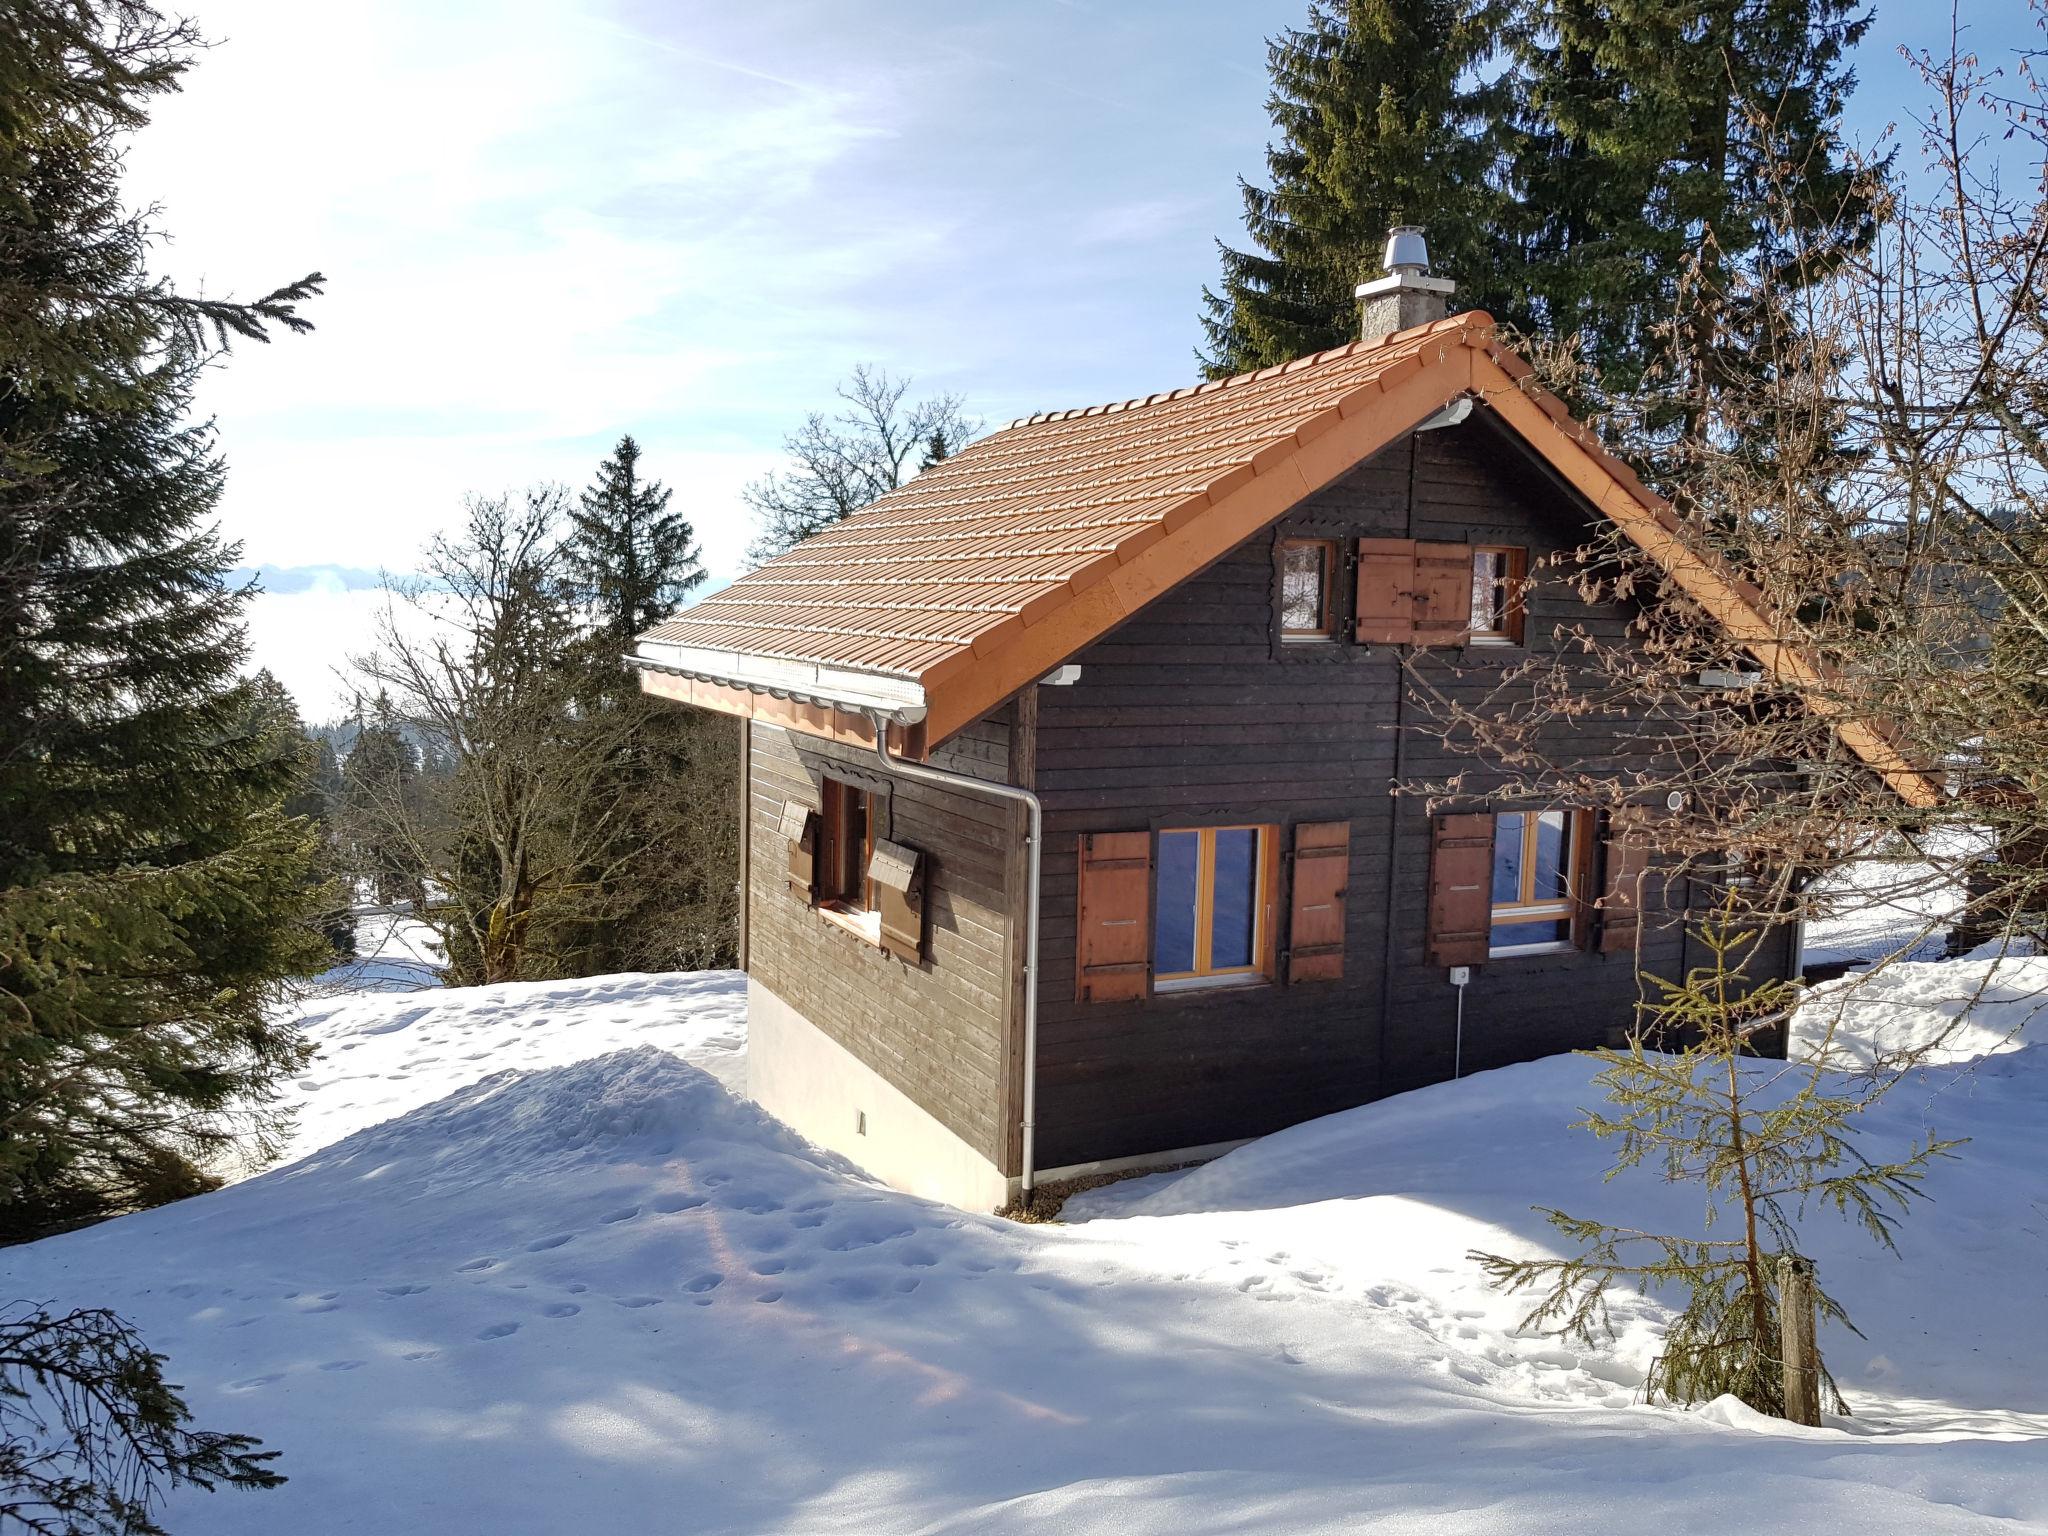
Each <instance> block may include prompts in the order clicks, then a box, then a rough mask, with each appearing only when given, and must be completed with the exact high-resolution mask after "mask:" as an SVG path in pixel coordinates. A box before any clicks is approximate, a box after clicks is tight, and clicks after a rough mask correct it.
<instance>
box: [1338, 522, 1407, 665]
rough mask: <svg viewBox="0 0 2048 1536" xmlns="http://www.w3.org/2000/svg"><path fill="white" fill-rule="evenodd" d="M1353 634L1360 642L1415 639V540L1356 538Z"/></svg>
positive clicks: (1399, 642)
mask: <svg viewBox="0 0 2048 1536" xmlns="http://www.w3.org/2000/svg"><path fill="white" fill-rule="evenodd" d="M1357 588H1358V590H1357V601H1356V604H1355V607H1354V609H1353V612H1352V625H1351V632H1352V637H1353V638H1354V639H1356V640H1357V641H1358V643H1359V644H1361V645H1409V644H1412V643H1413V642H1414V639H1415V541H1414V540H1413V539H1360V540H1359V541H1358V582H1357Z"/></svg>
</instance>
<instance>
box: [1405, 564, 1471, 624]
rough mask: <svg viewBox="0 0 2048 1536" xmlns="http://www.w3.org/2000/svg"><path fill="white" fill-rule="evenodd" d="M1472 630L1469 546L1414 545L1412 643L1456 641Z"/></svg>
mask: <svg viewBox="0 0 2048 1536" xmlns="http://www.w3.org/2000/svg"><path fill="white" fill-rule="evenodd" d="M1471 633H1472V546H1471V545H1469V544H1437V543H1429V542H1427V541H1422V540H1418V541H1417V542H1416V545H1415V644H1417V645H1459V644H1462V643H1463V642H1464V640H1465V637H1466V636H1467V635H1469V634H1471Z"/></svg>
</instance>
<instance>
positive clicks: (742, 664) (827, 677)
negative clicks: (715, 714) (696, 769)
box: [621, 642, 925, 725]
mask: <svg viewBox="0 0 2048 1536" xmlns="http://www.w3.org/2000/svg"><path fill="white" fill-rule="evenodd" d="M643 644H645V645H646V646H647V648H646V649H645V650H642V651H636V652H634V653H633V654H631V655H629V656H625V657H622V658H621V659H622V660H623V661H624V662H625V663H626V665H628V666H630V667H638V668H640V669H642V670H643V671H648V672H666V673H668V674H669V675H670V676H671V677H687V678H692V679H694V680H695V681H697V682H701V683H717V684H719V685H721V686H723V687H727V688H741V689H745V690H746V691H747V692H749V693H765V694H768V695H770V696H771V697H773V698H778V699H792V700H794V701H796V702H797V703H799V704H818V705H824V706H827V707H830V708H835V709H843V710H846V711H848V712H849V713H851V714H856V715H873V714H875V713H877V712H879V713H881V714H882V715H884V716H885V717H887V719H888V720H889V722H890V723H891V724H893V725H916V724H917V723H918V722H919V721H920V720H922V719H924V716H925V697H924V686H923V684H921V683H919V682H917V681H916V680H915V679H913V678H908V677H895V676H891V675H890V674H889V673H886V672H863V671H860V670H859V669H857V668H854V667H833V666H826V665H824V664H822V663H819V662H813V661H788V660H785V659H783V658H781V657H777V656H750V655H748V654H746V653H745V652H743V651H721V650H707V649H705V648H703V647H701V646H691V645H661V644H659V643H658V642H656V643H648V642H643Z"/></svg>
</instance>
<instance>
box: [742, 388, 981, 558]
mask: <svg viewBox="0 0 2048 1536" xmlns="http://www.w3.org/2000/svg"><path fill="white" fill-rule="evenodd" d="M910 383H911V381H910V380H909V379H908V378H893V377H891V376H890V374H889V371H888V370H887V369H886V368H873V367H869V366H868V365H867V364H865V363H863V364H861V365H860V366H858V367H856V368H855V369H854V370H853V377H852V378H850V379H848V380H847V381H846V382H845V383H843V384H841V385H840V386H839V391H838V393H839V398H840V400H841V401H842V402H844V406H845V408H844V409H843V410H841V411H839V412H838V413H837V414H836V415H831V416H828V415H826V414H824V413H823V412H821V411H813V412H812V413H811V414H810V415H809V416H807V417H805V418H804V424H803V425H802V426H801V427H800V428H798V429H797V430H796V432H794V433H793V434H791V435H790V436H789V437H788V438H787V439H785V440H784V442H783V445H782V446H783V450H784V451H785V452H786V453H788V455H789V457H790V467H789V468H788V469H786V470H781V471H777V472H775V473H772V474H769V475H766V476H764V477H763V478H761V479H759V480H756V481H755V482H754V483H753V484H752V485H750V486H748V487H747V488H746V490H745V491H744V492H742V493H741V494H742V496H743V497H744V499H745V500H746V503H747V505H748V506H749V507H751V508H752V509H753V511H754V515H755V517H756V518H758V519H759V521H760V525H761V531H760V534H759V535H758V536H757V537H756V538H755V540H754V542H753V544H752V545H751V546H749V548H748V550H747V554H748V556H749V557H750V558H752V559H754V560H756V561H760V560H768V559H772V558H773V557H774V556H776V555H779V554H781V553H782V552H783V551H784V550H786V549H789V548H792V547H793V546H795V545H797V544H800V543H802V542H803V541H804V540H805V539H807V538H809V537H810V536H811V535H812V534H814V533H816V532H818V531H819V530H820V529H823V528H829V527H831V526H832V524H834V523H836V522H838V521H840V520H841V519H842V518H845V517H848V516H851V515H852V514H853V513H855V512H858V511H859V510H860V509H861V508H862V507H864V506H866V505H867V504H868V503H869V502H871V501H873V500H875V499H876V498H877V497H879V496H882V495H884V494H885V493H887V492H889V491H893V490H895V489H896V487H897V486H899V485H901V484H902V483H903V482H904V481H905V480H907V479H909V478H910V476H911V475H912V474H915V473H917V472H918V471H920V470H924V469H929V468H930V467H931V466H932V465H933V464H935V463H937V462H939V461H940V460H941V459H945V458H949V457H951V456H952V455H953V454H955V453H958V452H959V451H960V450H961V449H962V448H963V447H965V446H966V445H967V442H968V440H969V439H971V438H972V437H973V436H974V434H975V433H976V432H978V431H980V430H981V423H980V422H978V421H974V420H971V419H969V418H968V417H967V416H966V415H965V414H964V409H963V402H962V400H961V398H960V397H959V396H958V395H934V396H933V397H932V398H930V399H929V400H920V401H918V402H917V403H915V404H914V405H909V406H906V405H905V404H904V403H903V397H904V395H905V394H906V393H908V391H909V389H910Z"/></svg>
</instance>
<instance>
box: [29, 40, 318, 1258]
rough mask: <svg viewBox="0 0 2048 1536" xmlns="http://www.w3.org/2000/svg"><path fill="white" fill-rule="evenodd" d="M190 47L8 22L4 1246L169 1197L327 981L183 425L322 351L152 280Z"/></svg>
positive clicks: (293, 1061)
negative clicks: (124, 199)
mask: <svg viewBox="0 0 2048 1536" xmlns="http://www.w3.org/2000/svg"><path fill="white" fill-rule="evenodd" d="M197 45H198V38H197V37H196V35H195V34H194V32H193V31H192V29H191V27H190V26H189V24H187V23H183V22H176V21H167V20H165V19H164V18H162V17H160V16H159V15H158V14H157V13H156V12H155V11H153V10H151V9H150V8H149V7H147V6H146V5H141V4H135V3H123V0H66V3H64V4H54V3H48V4H30V5H26V6H13V7H9V8H8V9H7V10H6V12H5V14H4V19H0V61H4V62H0V101H4V110H0V315H4V316H5V317H6V318H5V322H4V324H0V1241H4V1240H5V1239H7V1238H13V1237H22V1236H28V1235H33V1234H35V1233H39V1232H43V1231H48V1230H52V1229H54V1228H56V1227H60V1226H63V1225H67V1224H71V1223H75V1222H78V1221H82V1220H87V1219H91V1218H93V1217H95V1216H98V1215H101V1214H104V1213H107V1212H111V1211H117V1210H121V1209H126V1208H130V1207H133V1206H136V1205H141V1204H147V1203H151V1202H155V1201H160V1200H164V1199H169V1198H174V1197H176V1196H178V1195H181V1194H184V1193H188V1192H190V1191H192V1190H195V1189H198V1188H202V1187H204V1186H205V1185H206V1184H207V1183H208V1182H209V1176H208V1174H207V1173H206V1171H205V1165H206V1164H207V1162H208V1161H209V1159H210V1158H211V1157H212V1156H213V1155H214V1154H216V1153H217V1152H219V1151H221V1150H222V1149H223V1148H224V1145H225V1144H226V1143H227V1142H228V1141H229V1140H231V1139H232V1138H234V1137H235V1136H236V1134H237V1133H238V1132H240V1133H242V1134H244V1135H246V1136H248V1137H249V1138H250V1139H251V1143H252V1145H251V1146H250V1147H249V1148H248V1150H254V1151H257V1152H261V1151H262V1150H263V1149H264V1147H265V1145H266V1132H267V1130H268V1129H269V1128H270V1125H271V1120H270V1117H269V1115H268V1112H267V1111H266V1109H265V1104H266V1101H267V1095H268V1094H270V1092H271V1091H272V1090H274V1088H275V1087H276V1085H277V1084H278V1082H279V1081H280V1079H281V1078H283V1077H284V1076H285V1075H287V1074H289V1073H291V1072H293V1071H295V1070H296V1069H297V1068H298V1067H299V1066H300V1065H301V1064H302V1063H303V1061H304V1059H305V1055H306V1048H305V1046H304V1045H303V1044H302V1043H301V1041H300V1040H299V1039H298V1037H297V1036H296V1035H295V1034H294V1033H293V1032H292V1031H291V1030H290V1029H289V1028H288V1027H287V1026H285V1025H282V1024H280V1023H278V1022H276V1021H275V1020H274V1019H273V1018H272V1016H271V1012H270V1007H269V1005H270V1003H271V1001H272V1000H273V998H274V996H275V993H276V989H277V986H278V983H279V981H280V979H281V978H284V977H286V976H289V975H292V974H295V973H302V972H305V971H308V970H311V969H314V968H317V967H318V966H319V965H320V964H321V963H322V961H323V959H324V954H323V946H322V944H321V941H320V937H319V933H318V930H317V925H316V921H315V919H316V917H317V908H318V906H319V901H318V898H317V891H316V887H315V886H314V885H313V884H312V883H311V882H309V880H308V878H307V872H308V866H309V864H310V862H311V860H312V858H313V856H314V851H315V849H314V844H315V842H316V837H315V835H314V834H313V833H312V832H311V831H310V829H309V828H308V827H306V826H305V825H304V824H303V823H294V822H292V821H291V820H290V819H289V818H287V817H286V816H285V815H284V814H283V811H282V801H283V799H284V798H285V796H286V795H287V794H289V793H290V792H291V790H292V789H293V787H294V785H295V783H296V780H297V778H298V775H299V773H300V770H301V762H300V757H299V751H298V748H297V747H296V746H295V745H294V744H291V743H288V742H285V741H283V740H282V739H281V737H280V735H279V733H278V732H277V731H276V730H274V729H272V728H271V724H270V723H269V722H267V721H266V720H265V718H264V715H263V712H262V710H261V709H260V708H259V707H258V705H259V701H258V698H257V694H256V692H255V690H254V689H253V688H252V686H251V685H250V684H249V683H247V682H244V681H240V680H238V677H237V674H238V672H239V671H240V668H241V664H242V661H243V656H244V652H245V649H246V639H245V633H244V629H243V625H242V605H243V603H244V601H245V599H246V594H245V593H241V592H236V591H233V590H231V589H230V588H229V587H228V585H227V582H226V577H227V573H228V571H229V569H230V568H231V567H232V566H233V565H234V563H235V560H236V553H237V552H236V550H235V549H234V548H233V547H232V546H230V545H227V544H225V543H223V542H222V541H221V540H220V539H219V538H218V537H217V536H216V535H215V534H214V533H213V532H212V531H211V530H210V528H209V527H208V519H209V518H210V517H211V515H212V513H213V510H214V507H215V504H216V502H217V500H218V498H219V495H220V490H221V477H222V466H221V462H220V459H219V457H218V455H217V454H216V453H215V451H214V447H213V442H212V438H211V436H210V433H209V431H208V430H207V428H206V427H204V426H203V425H195V424H194V423H193V422H192V420H191V405H192V391H193V385H194V382H195V380H196V378H197V375H198V372H199V370H200V368H201V367H202V366H203V365H204V363H205V362H206V359H207V356H208V353H209V352H210V351H212V350H216V349H219V348H222V347H224V346H226V345H227V344H228V343H229V342H231V341H232V340H234V339H236V338H238V337H239V338H242V339H261V338H263V336H264V335H265V334H266V332H267V331H268V330H269V329H270V328H273V327H279V326H281V327H283V328H285V329H287V330H293V331H297V330H303V329H306V328H307V322H306V321H305V320H304V319H303V318H302V317H301V316H300V315H299V314H298V313H297V307H296V306H297V305H298V303H299V302H300V301H302V300H304V299H305V298H307V297H309V296H311V295H312V294H313V293H315V292H317V291H318V288H319V279H318V278H317V276H315V277H312V278H308V279H305V280H303V281H301V282H299V283H295V284H292V285H291V286H289V287H287V288H283V289H280V290H278V291H276V292H274V293H272V294H269V295H267V296H265V297H264V298H262V299H260V300H258V301H256V302H254V303H248V304H237V303H234V302H232V301H226V300H191V299H187V298H185V297H183V296H181V295H179V294H178V293H176V292H175V291H174V290H173V289H172V288H171V287H170V286H169V285H168V284H166V283H164V282H162V281H160V280H154V279H152V278H151V277H149V275H148V274H147V272H146V269H145V260H146V256H147V252H148V248H149V246H150V244H151V242H152V240H153V239H154V238H156V233H155V231H154V230H153V229H152V227H151V226H150V224H149V223H148V221H147V219H146V217H144V216H142V215H138V214H135V213H131V212H129V211H127V210H125V209H123V207H122V206H121V204H120V201H119V179H120V171H121V163H120V148H121V141H122V138H123V136H124V135H125V134H126V133H128V132H130V131H132V130H134V129H136V128H138V127H140V126H141V125H142V124H143V123H144V122H145V121H146V111H145V108H146V105H147V103H148V102H149V100H150V99H151V98H152V97H154V96H155V95H157V94H159V93H161V92H164V91H167V90H172V89H176V88H177V87H178V86H179V83H180V80H181V77H182V75H183V72H184V70H185V68H186V67H187V65H188V63H189V61H190V58H191V56H192V52H193V50H194V48H195V47H196V46H197Z"/></svg>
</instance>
